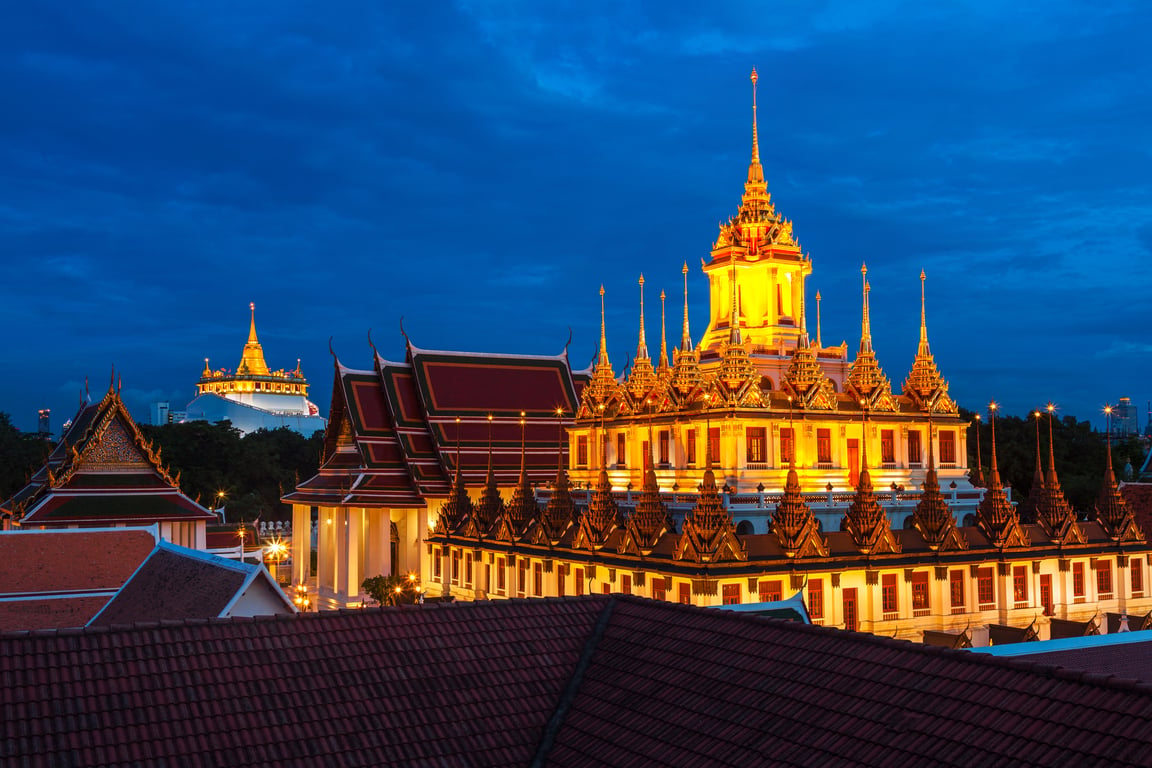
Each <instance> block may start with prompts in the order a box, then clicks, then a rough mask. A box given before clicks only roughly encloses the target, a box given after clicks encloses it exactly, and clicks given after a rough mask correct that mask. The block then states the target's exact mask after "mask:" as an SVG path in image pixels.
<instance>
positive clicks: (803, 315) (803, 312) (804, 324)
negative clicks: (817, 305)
mask: <svg viewBox="0 0 1152 768" xmlns="http://www.w3.org/2000/svg"><path fill="white" fill-rule="evenodd" d="M804 293H805V291H804V278H803V276H801V278H800V338H801V339H802V340H803V342H804V346H808V305H807V303H806V302H805V301H804Z"/></svg>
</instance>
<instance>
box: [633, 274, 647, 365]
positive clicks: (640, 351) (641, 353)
mask: <svg viewBox="0 0 1152 768" xmlns="http://www.w3.org/2000/svg"><path fill="white" fill-rule="evenodd" d="M636 359H637V360H647V359H648V342H647V341H646V340H645V338H644V273H643V272H641V273H640V341H639V343H638V344H637V345H636Z"/></svg>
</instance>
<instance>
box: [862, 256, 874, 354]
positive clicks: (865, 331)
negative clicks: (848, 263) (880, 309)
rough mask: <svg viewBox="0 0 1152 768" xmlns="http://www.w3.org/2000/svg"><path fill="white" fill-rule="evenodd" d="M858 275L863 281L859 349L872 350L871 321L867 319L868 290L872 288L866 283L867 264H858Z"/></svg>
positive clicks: (863, 350)
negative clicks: (862, 310) (862, 307)
mask: <svg viewBox="0 0 1152 768" xmlns="http://www.w3.org/2000/svg"><path fill="white" fill-rule="evenodd" d="M860 276H861V280H862V281H863V283H864V314H863V315H862V317H861V320H860V351H861V352H871V351H872V323H871V322H870V321H869V319H868V292H869V291H870V290H872V289H871V288H870V287H869V285H868V265H867V264H862V265H860Z"/></svg>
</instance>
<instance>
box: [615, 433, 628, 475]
mask: <svg viewBox="0 0 1152 768" xmlns="http://www.w3.org/2000/svg"><path fill="white" fill-rule="evenodd" d="M627 440H628V438H627V437H626V436H625V434H624V433H623V432H621V433H619V434H617V435H616V466H617V467H626V466H628V461H627V459H625V454H624V449H625V448H627V447H628V442H627Z"/></svg>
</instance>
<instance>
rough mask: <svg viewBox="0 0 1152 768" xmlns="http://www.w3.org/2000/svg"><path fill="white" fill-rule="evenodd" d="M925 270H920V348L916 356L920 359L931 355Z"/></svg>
mask: <svg viewBox="0 0 1152 768" xmlns="http://www.w3.org/2000/svg"><path fill="white" fill-rule="evenodd" d="M925 279H926V277H925V275H924V270H920V348H919V349H918V350H916V354H917V355H918V356H920V357H927V356H928V355H930V354H931V352H929V351H928V321H927V319H926V318H927V315H926V314H925V312H924V280H925Z"/></svg>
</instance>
